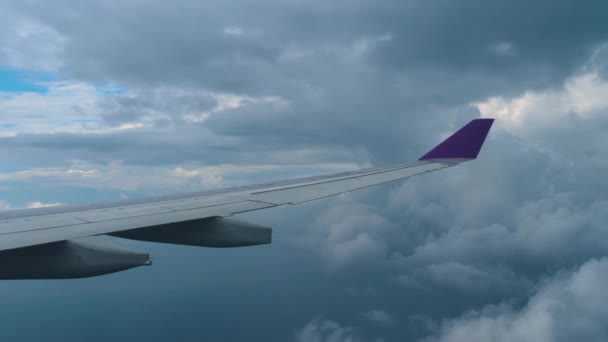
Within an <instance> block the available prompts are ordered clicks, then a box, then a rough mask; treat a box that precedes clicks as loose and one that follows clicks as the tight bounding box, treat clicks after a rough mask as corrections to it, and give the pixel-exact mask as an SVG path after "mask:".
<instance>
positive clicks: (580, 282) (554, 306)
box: [427, 258, 608, 342]
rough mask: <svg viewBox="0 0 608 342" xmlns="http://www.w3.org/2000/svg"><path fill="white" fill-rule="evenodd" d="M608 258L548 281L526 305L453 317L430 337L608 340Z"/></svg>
mask: <svg viewBox="0 0 608 342" xmlns="http://www.w3.org/2000/svg"><path fill="white" fill-rule="evenodd" d="M607 282H608V259H605V258H604V259H599V260H596V259H594V260H590V261H588V262H586V263H585V264H584V265H582V266H581V267H580V268H579V269H578V270H577V271H575V272H573V273H571V274H569V275H568V276H565V275H563V274H559V275H557V276H555V278H553V279H550V280H548V281H547V282H546V283H545V284H544V285H543V286H542V287H541V288H540V289H539V290H538V292H537V293H536V294H535V295H534V296H533V297H532V298H530V299H529V300H528V302H527V304H526V305H524V306H523V307H522V308H518V307H516V306H514V305H512V304H509V303H504V304H501V305H493V306H488V307H485V308H483V309H481V310H474V311H469V312H467V313H465V314H464V315H463V316H462V317H460V318H457V319H453V320H448V321H446V322H444V323H443V324H442V326H441V329H440V332H439V333H438V334H437V335H436V336H434V337H432V338H429V339H428V340H427V341H434V342H461V341H462V342H464V341H466V342H476V341H504V342H507V341H538V342H559V341H564V342H566V341H590V342H593V341H598V342H599V341H606V340H607V339H608V331H607V330H606V326H608V307H607V306H606V305H605V303H604V302H603V300H602V299H603V298H604V297H605V284H606V283H607Z"/></svg>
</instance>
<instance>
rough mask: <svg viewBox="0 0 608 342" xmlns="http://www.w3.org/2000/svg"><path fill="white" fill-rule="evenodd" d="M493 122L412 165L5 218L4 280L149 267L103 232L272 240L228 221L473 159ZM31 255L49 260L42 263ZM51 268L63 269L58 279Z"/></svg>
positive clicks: (204, 242) (471, 127) (222, 242)
mask: <svg viewBox="0 0 608 342" xmlns="http://www.w3.org/2000/svg"><path fill="white" fill-rule="evenodd" d="M492 123H493V119H476V120H473V121H471V122H469V123H468V124H467V125H465V126H464V127H463V128H461V129H460V130H459V131H457V132H456V133H454V134H452V135H451V136H450V137H448V138H447V139H445V140H444V141H443V142H442V143H440V144H439V145H437V146H436V147H435V148H433V149H432V150H430V151H429V152H428V153H426V154H425V155H423V156H422V157H421V158H420V159H419V160H418V161H416V162H414V163H409V164H402V165H396V166H391V167H383V168H375V169H367V170H359V171H352V172H343V173H337V174H331V175H326V176H317V177H308V178H300V179H295V180H290V181H282V182H275V183H269V184H261V185H256V186H247V187H238V188H230V189H225V190H220V191H210V192H194V193H187V194H180V195H172V196H163V197H155V198H148V199H141V200H130V201H129V200H128V201H117V202H113V203H106V204H99V205H88V206H63V207H56V208H43V209H29V210H20V211H11V212H4V213H0V260H3V261H5V262H7V263H10V264H11V265H13V266H12V267H8V268H7V269H8V270H10V272H8V273H7V272H3V270H1V269H0V279H32V278H36V279H38V278H45V279H48V278H74V277H80V276H92V275H99V274H106V273H111V272H116V271H119V270H123V269H127V268H132V267H137V266H141V265H147V264H149V263H150V262H149V259H148V258H147V254H142V253H136V252H134V251H128V252H125V251H124V249H121V248H117V247H114V246H108V242H105V241H95V242H94V243H93V242H91V240H92V239H99V238H96V237H95V236H96V235H103V234H108V235H113V236H118V237H122V238H128V239H135V240H143V241H154V242H166V243H173V244H183V245H195V246H208V247H235V246H246V245H256V244H264V243H270V240H271V234H270V228H267V227H261V226H257V225H254V224H251V223H245V222H239V221H236V220H233V219H228V218H227V217H229V216H232V215H234V214H238V213H242V212H247V211H253V210H261V209H266V208H271V207H276V206H281V205H286V204H289V205H295V204H299V203H304V202H308V201H313V200H317V199H321V198H325V197H329V196H334V195H338V194H341V193H345V192H350V191H353V190H357V189H362V188H366V187H370V186H374V185H378V184H382V183H387V182H391V181H395V180H399V179H403V178H407V177H411V176H414V175H418V174H422V173H426V172H431V171H435V170H439V169H443V168H447V167H451V166H454V165H458V164H460V163H462V162H466V161H469V160H473V159H475V158H477V156H478V154H479V151H480V149H481V146H482V145H483V142H484V141H485V139H486V136H487V134H488V132H489V130H490V128H491V126H492ZM82 241H84V242H82ZM104 242H105V244H104ZM83 244H84V245H85V246H86V247H81V245H83ZM91 246H99V247H91ZM84 250H86V251H88V252H87V253H88V254H86V255H85V254H83V252H82V251H84ZM91 251H93V252H91ZM104 253H105V254H104ZM121 253H122V254H121ZM134 253H136V254H134ZM32 255H35V256H41V257H46V256H48V257H46V258H45V263H44V264H41V263H37V262H36V259H37V258H35V257H34V258H33V257H32ZM83 255H85V257H83ZM134 255H137V257H134ZM141 255H145V257H141ZM86 256H88V258H89V259H87V258H86ZM121 258H122V259H121ZM123 259H124V260H125V261H124V262H122V261H121V260H123ZM24 260H25V261H24ZM91 260H92V261H91ZM100 260H103V262H101V261H100ZM108 260H110V261H111V262H110V261H108ZM133 260H137V262H133ZM49 263H50V264H49ZM108 263H110V264H109V265H108ZM100 265H101V266H100ZM91 267H92V268H93V269H91ZM96 267H97V268H96ZM40 268H41V269H40ZM49 269H51V270H57V272H56V274H55V273H53V272H50V273H49Z"/></svg>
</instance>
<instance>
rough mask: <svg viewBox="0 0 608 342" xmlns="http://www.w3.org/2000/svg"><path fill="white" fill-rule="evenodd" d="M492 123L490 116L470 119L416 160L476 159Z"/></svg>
mask: <svg viewBox="0 0 608 342" xmlns="http://www.w3.org/2000/svg"><path fill="white" fill-rule="evenodd" d="M493 123H494V119H491V118H481V119H474V120H471V121H470V122H469V123H468V124H466V125H464V126H463V127H462V128H461V129H459V130H458V131H456V133H454V134H452V135H451V136H450V137H448V138H447V139H445V140H444V141H442V142H441V143H440V144H439V145H437V146H435V148H433V149H432V150H430V151H429V152H427V153H426V154H425V155H423V156H422V157H420V159H418V160H440V159H463V160H471V159H476V158H477V156H478V155H479V151H480V150H481V146H482V145H483V143H484V141H485V140H486V137H487V136H488V132H490V128H491V127H492V124H493Z"/></svg>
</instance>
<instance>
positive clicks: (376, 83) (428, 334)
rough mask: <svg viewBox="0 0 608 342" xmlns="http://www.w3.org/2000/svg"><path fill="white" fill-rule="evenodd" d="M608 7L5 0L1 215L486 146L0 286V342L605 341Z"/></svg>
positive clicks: (475, 1) (418, 0)
mask: <svg viewBox="0 0 608 342" xmlns="http://www.w3.org/2000/svg"><path fill="white" fill-rule="evenodd" d="M606 13H608V2H606V1H604V0H597V1H595V0H591V1H584V2H583V1H574V0H537V1H524V0H509V1H484V0H458V1H454V0H432V1H429V0H386V1H373V0H351V1H342V0H336V1H322V0H307V1H301V0H293V1H285V0H258V1H245V0H234V1H223V0H205V1H196V0H173V1H156V0H153V1H140V0H133V1H118V0H116V1H113V0H108V1H68V0H57V1H34V0H25V1H23V0H20V1H11V0H4V1H0V146H1V148H0V158H1V160H2V162H1V163H0V189H1V190H2V192H1V195H0V207H2V208H3V209H10V208H21V207H40V206H46V205H55V204H74V203H87V202H97V201H107V200H115V199H119V198H134V197H140V196H147V195H156V194H165V193H173V192H180V191H189V190H193V189H200V190H202V189H212V188H218V187H224V186H232V185H240V184H248V183H256V182H262V181H269V180H276V179H283V178H291V177H297V176H304V175H314V174H321V173H327V172H334V171H343V170H352V169H356V168H360V167H369V166H381V165H384V164H390V163H399V162H403V161H407V160H413V159H416V158H418V157H419V156H420V155H422V154H423V153H424V152H426V151H427V150H428V149H429V148H431V147H432V146H434V145H435V144H436V143H437V142H439V141H440V140H441V139H442V138H444V137H445V136H446V134H449V133H450V132H452V131H454V130H455V129H457V128H459V127H460V126H461V125H463V124H465V123H467V122H468V121H469V120H471V119H474V118H478V117H493V118H497V121H496V123H495V125H494V128H493V130H492V132H491V133H490V136H489V138H488V141H487V142H486V145H485V146H484V149H483V150H482V153H481V155H480V158H479V159H478V160H477V161H475V162H471V163H468V164H467V165H461V166H459V167H457V168H453V169H449V170H444V171H441V172H440V173H433V174H429V175H424V176H419V177H415V178H412V179H409V180H407V181H406V182H403V183H397V184H389V185H386V186H381V187H379V188H377V189H372V190H366V191H362V192H357V193H354V194H352V195H348V196H341V197H338V198H333V199H327V200H322V201H317V202H314V203H310V204H307V205H301V206H295V207H289V208H276V209H271V210H267V211H264V212H259V213H251V214H247V215H242V217H241V218H242V219H246V220H250V221H252V222H255V223H259V224H265V225H270V226H272V227H273V228H274V231H275V233H274V238H273V239H274V241H273V243H272V245H268V246H259V247H250V248H241V249H222V250H217V249H205V248H193V247H179V246H166V245H160V244H152V243H141V242H133V241H121V242H120V243H122V244H124V245H126V246H129V247H131V248H134V249H138V250H144V251H148V252H150V253H151V255H152V257H153V259H154V265H153V266H152V267H146V268H140V269H136V270H132V271H129V272H123V273H117V274H113V275H109V276H104V277H99V278H92V279H83V280H70V281H5V282H2V283H0V301H1V303H2V306H1V308H0V339H1V340H2V341H5V340H7V341H8V340H22V341H30V340H31V341H39V340H48V341H55V340H61V341H83V340H86V341H133V340H145V341H167V340H176V341H177V340H179V341H203V340H204V341H295V342H346V341H349V342H358V341H386V342H390V341H426V342H440V341H446V342H447V341H450V342H452V341H454V342H456V341H467V342H476V341H490V340H493V341H573V340H579V341H606V340H608V330H607V329H606V327H607V326H608V296H607V295H606V291H605V284H606V283H608V258H604V256H605V255H606V253H607V252H608V227H606V222H608V183H607V182H606V181H605V178H606V176H605V175H606V170H608V148H607V147H606V146H608V115H607V114H608V20H606Z"/></svg>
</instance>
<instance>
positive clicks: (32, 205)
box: [27, 202, 64, 209]
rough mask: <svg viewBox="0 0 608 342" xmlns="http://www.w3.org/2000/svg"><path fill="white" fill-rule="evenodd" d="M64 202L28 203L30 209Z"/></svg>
mask: <svg viewBox="0 0 608 342" xmlns="http://www.w3.org/2000/svg"><path fill="white" fill-rule="evenodd" d="M62 204H64V203H43V202H31V203H29V204H28V205H27V208H28V209H31V208H47V207H56V206H58V205H62Z"/></svg>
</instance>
